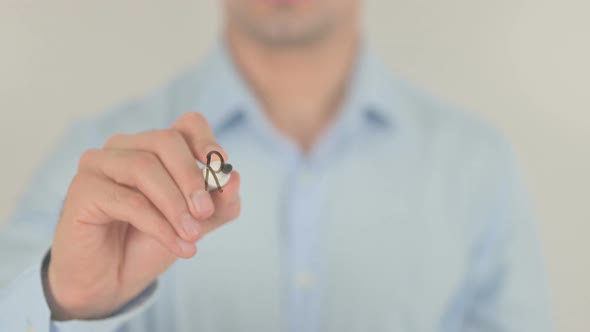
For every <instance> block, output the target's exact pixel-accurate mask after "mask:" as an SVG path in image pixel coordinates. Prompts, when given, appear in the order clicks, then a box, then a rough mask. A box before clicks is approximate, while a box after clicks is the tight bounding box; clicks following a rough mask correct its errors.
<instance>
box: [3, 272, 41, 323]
mask: <svg viewBox="0 0 590 332" xmlns="http://www.w3.org/2000/svg"><path fill="white" fill-rule="evenodd" d="M50 316H51V312H50V310H49V306H48V305H47V302H46V301H45V294H44V293H43V284H42V282H41V264H37V265H36V266H33V267H30V268H28V269H27V270H25V271H24V272H23V273H21V274H20V275H19V276H18V277H17V278H16V279H15V280H14V281H13V282H12V283H11V284H10V285H9V286H8V287H7V288H5V289H3V290H2V291H1V293H0V326H2V330H4V328H6V331H35V332H48V331H49V326H50V318H49V317H50Z"/></svg>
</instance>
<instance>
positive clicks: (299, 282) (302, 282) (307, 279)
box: [295, 272, 315, 289]
mask: <svg viewBox="0 0 590 332" xmlns="http://www.w3.org/2000/svg"><path fill="white" fill-rule="evenodd" d="M314 284H315V278H314V276H313V274H312V273H311V272H300V273H298V274H297V276H296V277H295V285H296V286H297V288H299V289H310V288H311V287H313V286H314Z"/></svg>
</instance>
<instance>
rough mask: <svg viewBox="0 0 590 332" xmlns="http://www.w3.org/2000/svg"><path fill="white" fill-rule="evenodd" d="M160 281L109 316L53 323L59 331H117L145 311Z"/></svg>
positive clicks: (154, 296) (154, 295) (155, 295)
mask: <svg viewBox="0 0 590 332" xmlns="http://www.w3.org/2000/svg"><path fill="white" fill-rule="evenodd" d="M157 291H158V282H157V281H155V282H153V283H152V284H151V285H150V286H149V287H148V288H146V289H145V290H144V291H143V292H141V294H139V295H138V296H136V297H135V298H134V299H133V300H131V301H130V302H129V303H127V304H126V305H125V306H123V307H122V308H121V309H119V310H118V311H117V312H115V313H114V314H112V315H111V316H109V317H107V318H102V319H93V320H68V321H63V322H56V321H53V322H51V324H52V325H53V327H54V328H55V330H56V331H57V332H70V331H71V332H74V331H76V332H78V331H87V332H95V331H96V332H105V331H115V330H116V329H118V328H119V327H120V326H121V325H123V324H124V323H125V322H128V321H130V320H131V319H132V318H134V317H136V316H138V315H139V314H140V313H142V312H144V311H145V310H146V309H147V308H148V307H149V306H150V305H151V304H152V303H153V302H154V301H155V299H156V297H157Z"/></svg>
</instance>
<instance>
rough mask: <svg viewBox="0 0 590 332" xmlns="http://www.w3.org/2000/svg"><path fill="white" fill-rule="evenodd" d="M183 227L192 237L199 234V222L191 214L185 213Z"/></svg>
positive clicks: (182, 221)
mask: <svg viewBox="0 0 590 332" xmlns="http://www.w3.org/2000/svg"><path fill="white" fill-rule="evenodd" d="M181 223H182V228H184V231H185V232H186V234H187V235H188V236H190V237H195V236H197V235H199V228H200V227H199V223H198V222H197V221H196V220H195V219H193V217H191V216H190V215H189V214H186V215H184V217H182V220H181Z"/></svg>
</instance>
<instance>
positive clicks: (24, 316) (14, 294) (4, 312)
mask: <svg viewBox="0 0 590 332" xmlns="http://www.w3.org/2000/svg"><path fill="white" fill-rule="evenodd" d="M44 266H46V264H43V263H40V264H37V265H35V266H33V267H30V268H28V269H26V270H25V271H24V272H22V273H21V274H20V275H19V276H18V277H17V278H16V279H15V280H14V281H13V282H12V283H11V284H10V286H8V287H6V288H5V289H3V290H2V291H1V292H0V326H2V327H3V328H7V330H6V331H27V332H31V331H35V332H69V331H72V332H73V331H88V332H94V331H96V332H99V331H100V332H109V331H124V330H118V329H119V328H120V327H121V326H122V325H123V324H124V323H125V322H127V321H130V320H131V319H133V318H134V317H136V316H138V315H139V314H140V313H141V312H143V311H144V310H146V308H148V307H149V306H150V305H151V304H152V303H153V301H154V299H155V297H156V293H157V289H158V287H157V282H154V283H153V284H152V285H150V286H149V287H148V288H146V289H145V290H144V291H143V292H142V293H141V294H139V295H138V296H137V297H136V298H135V299H133V300H132V301H130V302H129V303H128V304H126V305H125V306H123V307H122V308H121V309H119V310H118V311H117V312H115V313H114V314H113V315H111V316H109V317H106V318H104V319H96V320H70V321H63V322H56V321H51V311H50V309H49V307H48V305H47V301H46V298H45V293H44V290H43V275H44Z"/></svg>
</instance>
